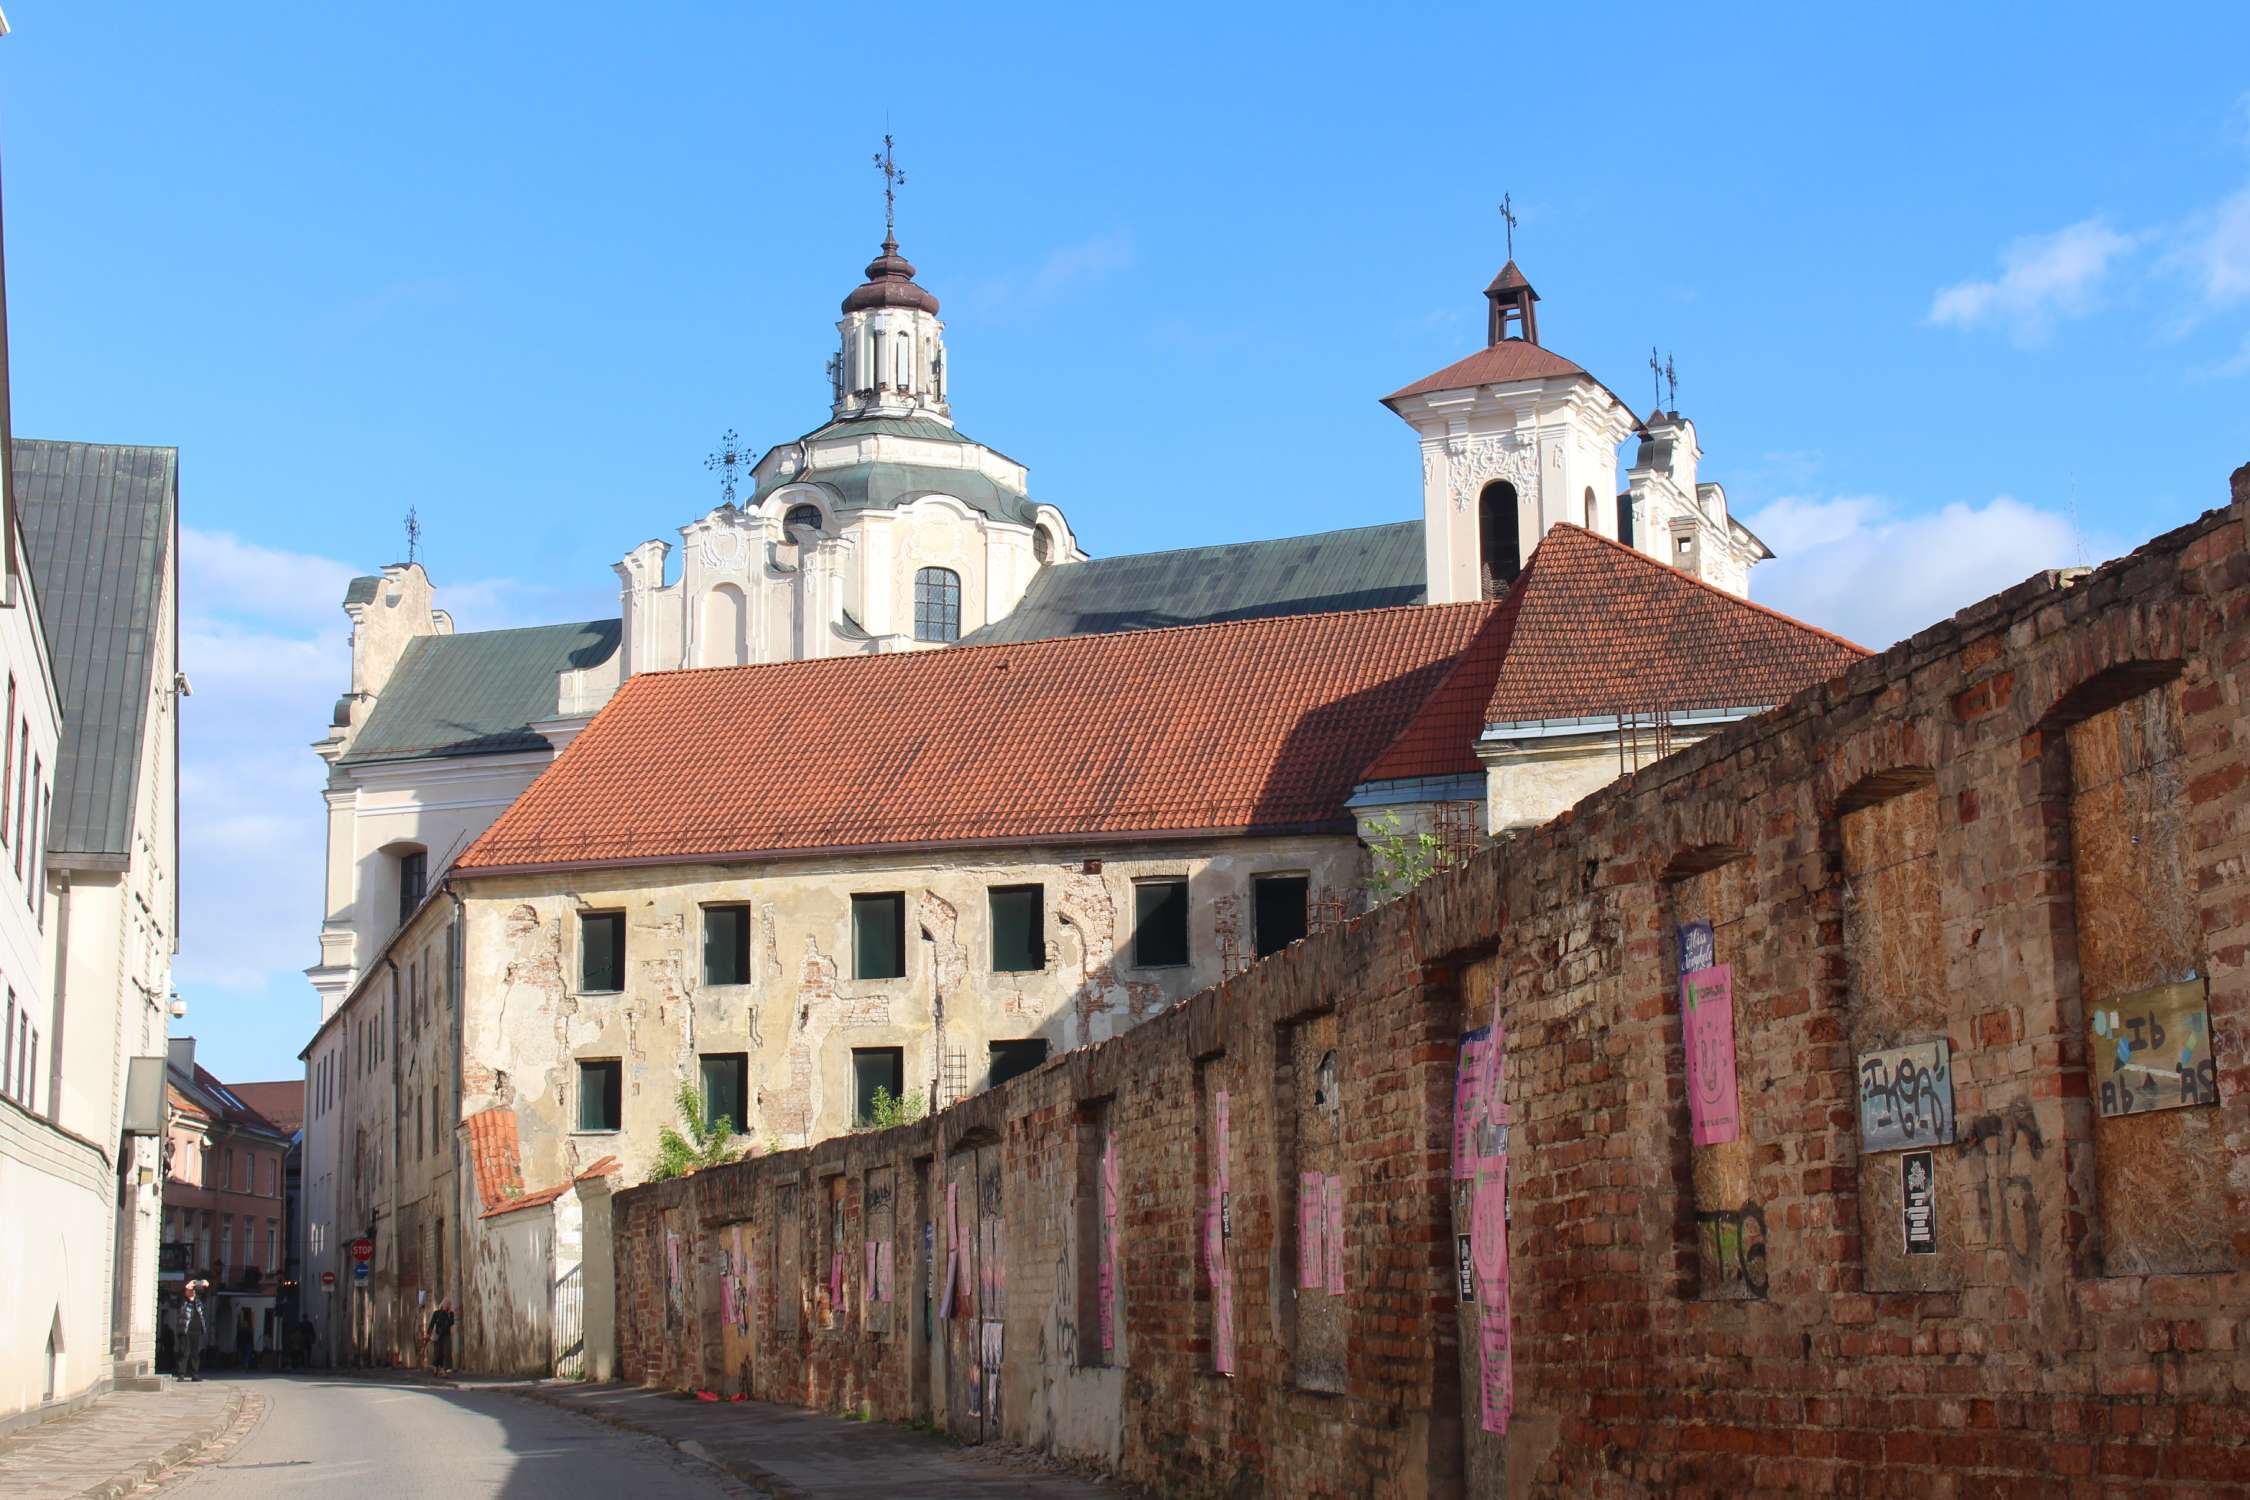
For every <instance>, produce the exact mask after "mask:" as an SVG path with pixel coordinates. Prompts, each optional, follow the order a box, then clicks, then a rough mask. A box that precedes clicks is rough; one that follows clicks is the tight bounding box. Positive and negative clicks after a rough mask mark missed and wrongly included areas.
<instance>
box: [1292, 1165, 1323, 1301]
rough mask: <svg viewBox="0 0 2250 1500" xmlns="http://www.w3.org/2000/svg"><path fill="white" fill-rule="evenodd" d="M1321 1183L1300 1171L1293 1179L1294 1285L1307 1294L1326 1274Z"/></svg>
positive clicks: (1317, 1288) (1314, 1173)
mask: <svg viewBox="0 0 2250 1500" xmlns="http://www.w3.org/2000/svg"><path fill="white" fill-rule="evenodd" d="M1323 1181H1324V1179H1323V1178H1322V1177H1321V1175H1320V1174H1319V1173H1318V1172H1302V1173H1299V1174H1298V1178H1297V1286H1298V1288H1299V1289H1300V1290H1302V1291H1308V1292H1311V1291H1318V1290H1319V1289H1320V1286H1321V1279H1322V1277H1323V1276H1324V1275H1325V1274H1326V1264H1325V1262H1326V1256H1325V1255H1324V1253H1323V1250H1324V1246H1325V1244H1326V1241H1327V1238H1328V1234H1327V1231H1328V1209H1327V1207H1326V1206H1325V1205H1324V1204H1323V1203H1322V1202H1321V1195H1322V1188H1323Z"/></svg>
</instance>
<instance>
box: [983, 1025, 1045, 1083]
mask: <svg viewBox="0 0 2250 1500" xmlns="http://www.w3.org/2000/svg"><path fill="white" fill-rule="evenodd" d="M1046 1060H1047V1039H1046V1038H1045V1037H1039V1036H1035V1037H1028V1038H1026V1039H1024V1040H1022V1041H1015V1042H994V1043H993V1044H992V1062H991V1064H990V1066H989V1067H988V1068H987V1070H986V1072H985V1078H984V1086H985V1087H986V1088H988V1089H996V1088H998V1087H1000V1085H1001V1084H1003V1083H1006V1082H1007V1081H1008V1080H1009V1079H1011V1078H1021V1077H1022V1076H1023V1075H1024V1074H1026V1073H1028V1072H1030V1071H1031V1070H1032V1069H1033V1068H1036V1067H1038V1066H1039V1065H1040V1064H1041V1063H1043V1062H1045V1061H1046Z"/></svg>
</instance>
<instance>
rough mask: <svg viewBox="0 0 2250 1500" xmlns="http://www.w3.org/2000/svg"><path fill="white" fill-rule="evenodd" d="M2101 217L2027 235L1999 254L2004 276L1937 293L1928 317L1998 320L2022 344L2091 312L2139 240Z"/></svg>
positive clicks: (1968, 322) (1968, 323)
mask: <svg viewBox="0 0 2250 1500" xmlns="http://www.w3.org/2000/svg"><path fill="white" fill-rule="evenodd" d="M2138 240H2139V237H2138V236H2135V235H2128V234H2120V233H2118V232H2117V231H2116V230H2114V229H2112V228H2110V227H2109V225H2108V224H2106V223H2104V222H2103V221H2102V220H2101V219H2099V218H2092V219H2081V220H2080V221H2079V222H2077V223H2076V224H2072V225H2070V226H2069V227H2067V228H2064V229H2058V230H2056V231H2055V232H2054V233H2053V234H2047V235H2027V236H2025V237H2024V238H2022V239H2019V240H2016V241H2013V242H2012V243H2011V244H2009V246H2008V247H2007V249H2005V250H2003V251H2002V252H2001V254H2000V265H2001V272H2000V275H1999V276H1998V277H1997V278H1995V279H1993V280H1991V281H1964V282H1960V283H1957V284H1956V285H1953V286H1949V287H1947V288H1945V289H1944V290H1943V291H1941V292H1939V293H1938V294H1937V296H1936V298H1935V299H1934V300H1933V301H1932V302H1931V303H1930V321H1931V322H1933V323H1949V324H1954V325H1957V326H1959V327H1963V328H1975V327H1981V326H1984V325H1987V324H1996V325H1998V326H1999V327H2001V328H2003V329H2005V330H2006V331H2007V332H2008V334H2009V336H2010V337H2012V338H2014V339H2015V340H2016V341H2017V342H2019V343H2026V344H2030V343H2037V342H2038V341H2040V340H2041V339H2043V338H2045V337H2046V335H2047V333H2048V332H2049V330H2050V329H2051V328H2052V327H2053V325H2054V324H2055V322H2056V321H2057V320H2058V319H2061V318H2074V317H2079V316H2082V315H2083V314H2085V313H2087V312H2089V311H2091V310H2092V309H2093V307H2094V306H2095V304H2096V303H2097V301H2098V300H2099V297H2100V285H2099V284H2100V282H2101V281H2102V279H2103V278H2104V277H2105V276H2107V275H2108V273H2109V270H2110V267H2111V263H2112V262H2114V261H2116V260H2117V259H2118V258H2119V257H2120V256H2122V255H2124V254H2125V252H2127V251H2128V250H2130V249H2132V248H2133V246H2134V245H2135V244H2136V243H2138Z"/></svg>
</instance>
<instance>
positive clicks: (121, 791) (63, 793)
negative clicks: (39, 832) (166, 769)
mask: <svg viewBox="0 0 2250 1500" xmlns="http://www.w3.org/2000/svg"><path fill="white" fill-rule="evenodd" d="M12 453H13V457H14V463H13V465H12V470H13V473H14V476H15V491H16V505H17V509H18V514H19V516H20V517H21V519H22V524H23V533H24V544H25V547H26V549H27V550H28V551H29V552H30V554H31V555H30V563H31V580H32V587H33V589H34V590H35V591H36V592H37V594H38V597H39V612H40V614H41V616H42V617H43V618H44V619H45V621H46V626H47V650H48V653H49V654H50V655H51V656H52V657H53V658H54V664H55V686H56V689H57V691H58V693H59V694H60V696H61V698H62V707H63V736H62V764H61V765H60V766H58V767H57V768H56V770H55V808H54V812H53V814H52V816H51V817H50V818H49V821H48V830H47V847H48V849H49V850H50V851H51V852H52V853H53V855H54V857H55V859H56V860H57V862H59V863H64V864H67V863H69V862H70V861H71V859H72V858H73V857H74V856H76V857H87V856H93V857H98V858H104V859H119V860H122V859H126V858H129V857H130V856H131V853H132V847H133V792H134V789H135V788H136V787H137V786H138V785H139V784H140V770H141V748H142V746H141V742H142V740H143V739H144V738H145V735H144V730H145V728H146V726H147V723H148V704H149V693H150V690H151V687H152V685H153V684H152V680H151V679H152V675H153V674H155V673H158V672H168V671H170V670H171V668H172V663H171V662H170V661H168V660H159V659H158V653H157V643H158V640H159V638H160V637H161V636H163V635H164V634H165V633H166V632H165V624H166V622H165V621H163V620H161V619H159V618H158V615H157V609H158V607H159V605H160V603H161V601H162V599H163V595H164V579H165V575H166V573H167V572H169V571H170V570H171V569H172V567H173V566H174V559H173V557H172V534H173V528H174V525H175V523H176V520H177V517H178V511H179V496H180V455H179V450H178V449H176V448H142V447H133V446H129V445H126V444H122V443H57V442H47V441H42V440H40V439H37V438H21V439H18V440H17V441H16V443H15V445H14V447H13V450H12Z"/></svg>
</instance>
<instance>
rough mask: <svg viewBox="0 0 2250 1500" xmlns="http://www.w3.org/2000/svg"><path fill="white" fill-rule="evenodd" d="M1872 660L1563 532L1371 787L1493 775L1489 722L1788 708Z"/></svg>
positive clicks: (1536, 557)
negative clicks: (1478, 748)
mask: <svg viewBox="0 0 2250 1500" xmlns="http://www.w3.org/2000/svg"><path fill="white" fill-rule="evenodd" d="M1865 655H1867V652H1866V651H1865V650H1864V649H1863V648H1861V647H1859V646H1855V645H1853V644H1852V643H1851V642H1850V641H1847V640H1845V639H1844V638H1843V637H1841V636H1836V635H1830V634H1829V633H1828V632H1827V631H1825V630H1821V629H1818V628H1816V627H1814V626H1811V625H1807V624H1805V623H1803V622H1802V621H1799V620H1793V619H1791V618H1790V617H1789V616H1787V615H1784V614H1780V613H1778V612H1777V611H1774V610H1770V609H1767V608H1766V607H1765V606H1764V605H1762V604H1753V603H1751V602H1750V601H1749V600H1747V599H1741V598H1737V597H1736V596H1735V595H1733V594H1730V593H1728V592H1726V591H1725V590H1724V589H1720V588H1714V587H1713V586H1712V585H1710V584H1707V583H1705V582H1703V581H1702V580H1701V579H1698V578H1691V577H1690V576H1688V575H1687V574H1685V573H1682V572H1681V571H1679V570H1678V569H1677V568H1673V567H1669V566H1667V565H1666V564H1664V563H1661V562H1659V561H1657V560H1656V559H1655V558H1653V557H1650V556H1648V555H1647V554H1646V553H1643V552H1638V551H1635V550H1634V549H1633V548H1631V547H1627V546H1625V545H1623V544H1622V543H1619V542H1613V541H1611V540H1609V539H1608V538H1607V537H1602V536H1597V535H1595V534H1594V533H1593V532H1591V531H1587V530H1585V529H1583V528H1582V527H1577V526H1569V525H1563V526H1556V527H1554V528H1553V529H1552V530H1550V531H1549V532H1548V533H1547V535H1546V537H1545V538H1544V539H1543V540H1542V541H1541V542H1540V544H1539V547H1538V550H1537V551H1535V552H1533V553H1532V554H1531V561H1530V562H1528V563H1526V564H1525V565H1524V570H1523V572H1522V573H1521V574H1519V575H1517V578H1516V581H1515V583H1514V584H1513V585H1511V586H1510V588H1509V590H1508V593H1507V597H1506V598H1505V599H1504V600H1503V601H1502V602H1501V606H1500V611H1499V613H1498V614H1497V615H1496V616H1495V617H1494V619H1493V621H1492V624H1491V626H1490V627H1489V628H1488V629H1487V630H1485V632H1484V633H1483V634H1482V635H1481V636H1480V637H1479V638H1478V641H1477V643H1476V644H1475V645H1474V646H1473V647H1471V649H1469V650H1468V651H1465V652H1463V653H1462V655H1461V658H1460V660H1459V661H1458V662H1456V663H1455V664H1454V667H1453V669H1452V671H1451V672H1450V673H1448V674H1447V677H1446V680H1445V682H1444V683H1443V684H1442V685H1440V687H1439V688H1438V690H1437V691H1436V692H1434V693H1432V694H1431V695H1430V697H1429V700H1428V702H1426V703H1425V704H1424V705H1423V706H1422V711H1421V712H1420V713H1419V714H1417V715H1416V716H1415V717H1414V719H1413V720H1412V721H1411V722H1410V723H1409V724H1408V725H1407V726H1406V728H1405V729H1403V730H1402V731H1401V732H1400V733H1399V736H1398V738H1397V739H1395V740H1393V741H1392V742H1391V744H1390V745H1389V746H1388V747H1387V748H1386V749H1385V750H1384V751H1383V753H1382V754H1381V755H1380V756H1378V757H1377V758H1376V759H1375V760H1374V762H1373V763H1371V764H1370V765H1369V767H1368V770H1367V777H1366V779H1367V780H1369V781H1386V780H1393V779H1397V778H1401V777H1408V776H1449V775H1459V774H1465V773H1469V772H1474V771H1476V770H1478V769H1479V766H1478V762H1477V759H1476V756H1475V754H1474V753H1472V750H1471V748H1470V747H1471V745H1472V743H1473V741H1474V740H1475V738H1476V736H1477V734H1478V733H1479V732H1480V731H1481V730H1482V729H1483V728H1484V726H1486V725H1488V724H1512V723H1521V722H1524V721H1526V720H1536V719H1572V718H1595V717H1603V716H1607V715H1612V714H1618V713H1645V712H1647V711H1649V710H1651V709H1657V708H1668V709H1673V710H1683V709H1691V708H1746V707H1751V706H1759V707H1764V706H1767V705H1771V704H1776V703H1780V702H1782V701H1783V700H1784V699H1786V698H1788V697H1790V696H1791V695H1792V694H1794V693H1797V692H1800V691H1802V690H1803V689H1805V688H1808V687H1810V686H1812V685H1813V684H1814V683H1816V682H1821V681H1825V680H1826V679H1827V678H1830V677H1833V676H1834V675H1835V674H1836V673H1838V672H1841V671H1843V670H1844V669H1845V668H1846V667H1848V666H1850V665H1851V664H1852V663H1853V662H1855V661H1858V660H1859V659H1860V658H1861V657H1863V656H1865Z"/></svg>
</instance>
